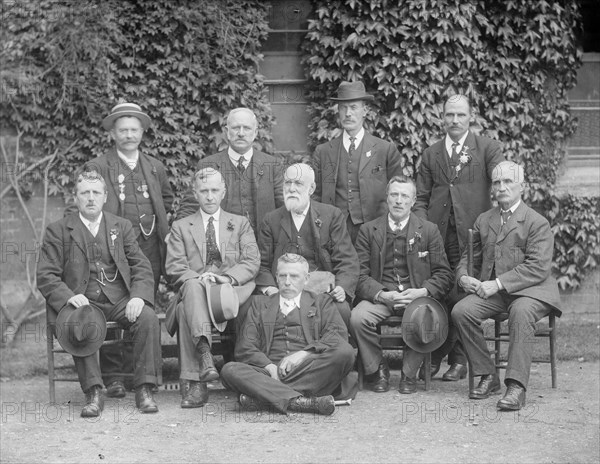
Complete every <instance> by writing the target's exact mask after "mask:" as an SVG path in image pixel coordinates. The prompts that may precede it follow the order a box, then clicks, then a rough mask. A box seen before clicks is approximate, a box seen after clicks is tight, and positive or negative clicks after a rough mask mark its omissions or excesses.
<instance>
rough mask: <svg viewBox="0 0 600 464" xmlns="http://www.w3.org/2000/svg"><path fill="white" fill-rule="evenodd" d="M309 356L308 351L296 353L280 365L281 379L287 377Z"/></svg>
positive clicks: (284, 359) (283, 360)
mask: <svg viewBox="0 0 600 464" xmlns="http://www.w3.org/2000/svg"><path fill="white" fill-rule="evenodd" d="M307 356H308V351H303V350H301V351H296V352H295V353H292V354H290V355H289V356H286V357H285V358H283V359H282V360H281V362H280V363H279V377H285V376H286V375H287V374H289V373H290V372H291V371H292V370H293V369H294V368H295V367H296V366H297V365H299V364H300V363H301V362H302V361H304V359H305V358H306V357H307Z"/></svg>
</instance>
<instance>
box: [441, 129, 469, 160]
mask: <svg viewBox="0 0 600 464" xmlns="http://www.w3.org/2000/svg"><path fill="white" fill-rule="evenodd" d="M468 135H469V131H467V132H465V133H464V135H463V136H462V137H461V138H460V139H458V146H457V147H456V153H460V152H461V150H462V147H463V145H464V144H465V140H467V136H468ZM453 143H454V140H452V139H451V138H450V136H449V135H448V134H446V141H445V145H446V151H447V152H448V156H452V144H453Z"/></svg>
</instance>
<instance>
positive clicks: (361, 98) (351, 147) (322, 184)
mask: <svg viewBox="0 0 600 464" xmlns="http://www.w3.org/2000/svg"><path fill="white" fill-rule="evenodd" d="M330 100H332V101H334V102H335V103H337V112H338V118H339V122H340V125H341V126H342V129H343V130H342V134H341V135H340V136H339V137H336V138H334V139H333V140H331V141H329V142H326V143H323V144H321V145H319V146H318V147H317V148H316V149H315V152H314V154H313V159H314V162H315V165H316V174H317V186H316V190H315V200H317V201H320V202H322V203H326V204H329V205H333V206H337V207H338V208H339V209H341V210H342V212H343V213H344V215H345V216H346V218H347V219H346V221H347V222H346V223H347V227H348V232H350V237H351V239H352V242H353V243H354V242H355V241H356V236H357V234H358V229H359V228H360V226H361V224H363V223H365V222H369V221H371V220H373V219H375V218H377V217H379V216H381V215H382V214H384V213H385V210H386V209H385V208H386V206H385V194H384V191H385V186H386V185H387V183H388V181H389V180H390V179H391V178H392V177H393V176H396V175H400V174H401V173H402V166H401V162H402V159H401V156H400V153H399V152H398V150H397V149H396V146H395V145H394V144H393V143H390V142H387V141H385V140H382V139H380V138H378V137H375V136H374V135H372V134H370V133H368V132H367V131H366V130H365V129H364V127H363V126H364V122H365V118H366V117H367V113H368V111H369V102H371V101H373V95H370V94H368V93H367V92H366V91H365V86H364V84H363V83H362V82H360V81H358V82H342V83H341V84H340V86H339V87H338V90H337V96H336V97H332V98H330Z"/></svg>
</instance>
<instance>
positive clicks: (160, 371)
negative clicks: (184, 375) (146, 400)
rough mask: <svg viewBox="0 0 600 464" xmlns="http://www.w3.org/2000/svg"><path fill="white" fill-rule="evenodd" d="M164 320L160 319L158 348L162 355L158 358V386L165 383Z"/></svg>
mask: <svg viewBox="0 0 600 464" xmlns="http://www.w3.org/2000/svg"><path fill="white" fill-rule="evenodd" d="M162 321H163V320H161V319H159V320H158V347H159V348H158V349H159V352H160V356H159V359H158V366H157V369H156V383H157V387H158V386H161V385H162V384H163V374H162V371H163V357H162Z"/></svg>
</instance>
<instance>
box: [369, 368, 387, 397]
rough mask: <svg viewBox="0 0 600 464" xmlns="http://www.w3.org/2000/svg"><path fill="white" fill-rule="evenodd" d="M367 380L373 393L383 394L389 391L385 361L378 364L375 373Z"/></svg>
mask: <svg viewBox="0 0 600 464" xmlns="http://www.w3.org/2000/svg"><path fill="white" fill-rule="evenodd" d="M369 380H370V382H372V383H373V386H372V389H373V391H374V392H375V393H385V392H386V391H388V390H389V389H390V369H389V368H388V365H387V363H386V362H385V361H384V362H382V363H381V364H379V367H378V368H377V372H375V373H374V374H372V375H370V376H369Z"/></svg>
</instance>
